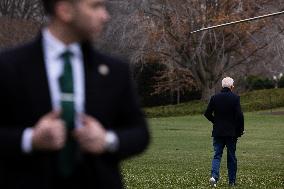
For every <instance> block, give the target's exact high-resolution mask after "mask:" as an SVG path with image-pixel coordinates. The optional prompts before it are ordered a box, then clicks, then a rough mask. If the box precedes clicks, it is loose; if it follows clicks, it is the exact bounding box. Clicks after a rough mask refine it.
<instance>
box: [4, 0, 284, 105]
mask: <svg viewBox="0 0 284 189" xmlns="http://www.w3.org/2000/svg"><path fill="white" fill-rule="evenodd" d="M107 8H108V9H109V11H110V13H111V15H112V20H111V23H110V24H109V25H108V27H107V28H106V30H105V32H104V35H103V37H102V38H101V39H100V40H99V41H98V42H97V43H96V44H95V45H96V46H97V48H100V49H101V50H103V51H108V52H111V53H113V54H115V55H118V56H121V57H123V58H128V59H129V60H130V62H131V66H132V68H133V76H134V78H135V79H136V80H137V82H138V83H140V84H141V85H139V89H140V94H142V98H144V99H147V98H148V99H151V98H152V97H155V98H160V99H162V101H163V99H164V101H167V99H171V100H170V102H168V101H167V103H172V102H180V101H181V100H182V99H185V100H190V99H191V97H192V98H202V99H204V100H207V99H208V98H209V97H210V96H211V95H212V94H214V93H215V92H217V90H219V89H220V80H221V79H222V78H223V77H225V76H227V75H230V76H232V77H233V78H235V80H236V83H239V84H240V85H239V86H238V87H237V91H239V92H241V91H244V90H247V89H246V87H245V84H242V81H243V80H244V78H249V77H250V76H252V75H256V76H262V77H267V78H271V77H272V76H273V75H278V74H279V73H280V72H284V63H283V58H284V57H283V56H284V45H283V39H284V33H283V30H284V21H283V15H280V16H278V17H272V18H267V19H263V20H258V21H254V22H247V23H242V24H237V25H233V26H229V27H223V28H218V29H214V30H207V31H203V32H199V33H195V34H192V33H191V32H192V31H194V30H196V29H200V28H203V27H207V26H212V25H217V24H222V23H225V22H229V21H235V20H240V19H245V18H249V17H254V16H259V15H262V14H267V13H271V12H276V11H280V10H283V9H284V2H283V1H281V0H274V1H269V0H250V1H245V0H136V1H132V0H109V1H107ZM0 15H1V19H0V24H1V25H2V26H3V25H5V24H3V23H5V21H6V25H5V27H6V30H7V31H8V32H7V31H6V34H5V35H3V33H5V29H2V30H1V32H0V41H1V44H2V45H0V48H1V47H2V48H3V46H9V45H14V44H15V43H17V42H19V41H24V39H22V38H26V39H29V38H31V36H30V35H35V34H36V32H37V31H38V29H39V27H40V25H42V24H43V22H44V14H43V9H42V5H41V1H40V0H1V2H0ZM3 20H4V21H3ZM7 20H8V21H7ZM19 20H20V21H19ZM22 20H25V22H24V23H25V24H22V25H21V24H20V23H22ZM7 22H10V23H13V24H12V25H14V26H13V27H12V26H11V25H9V24H8V25H7ZM2 28H3V27H2ZM7 28H8V29H7ZM30 31H31V32H30ZM12 33H14V35H12ZM21 33H26V34H29V35H21ZM1 34H2V35H1ZM1 36H2V38H1ZM3 36H6V37H3ZM4 38H5V39H4ZM8 38H10V39H8ZM20 38H21V39H20ZM9 40H10V41H13V43H12V42H11V43H10V44H9ZM3 41H6V42H5V43H3ZM7 41H8V42H7ZM281 41H282V42H281ZM147 72H148V73H147ZM145 75H146V76H147V77H145ZM141 80H142V81H141ZM145 91H147V93H146V94H145ZM187 95H192V96H191V97H187ZM144 104H145V105H147V102H145V103H144ZM154 105H155V104H154Z"/></svg>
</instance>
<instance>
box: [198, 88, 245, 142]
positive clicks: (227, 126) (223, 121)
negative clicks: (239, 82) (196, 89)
mask: <svg viewBox="0 0 284 189" xmlns="http://www.w3.org/2000/svg"><path fill="white" fill-rule="evenodd" d="M204 116H205V117H206V118H207V119H208V120H209V121H211V122H212V123H213V131H212V136H213V137H219V136H233V137H240V136H241V135H242V134H243V131H244V117H243V113H242V110H241V105H240V97H239V96H237V95H235V94H234V93H232V92H231V90H230V89H229V88H223V89H222V90H221V92H220V93H218V94H216V95H214V96H212V97H211V99H210V102H209V104H208V107H207V110H206V112H205V114H204Z"/></svg>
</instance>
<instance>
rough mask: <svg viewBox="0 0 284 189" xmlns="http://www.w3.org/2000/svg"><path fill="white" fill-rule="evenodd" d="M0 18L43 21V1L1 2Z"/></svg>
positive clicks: (5, 0) (12, 0) (17, 0)
mask: <svg viewBox="0 0 284 189" xmlns="http://www.w3.org/2000/svg"><path fill="white" fill-rule="evenodd" d="M0 16H5V17H9V18H17V19H24V20H37V21H42V19H43V16H44V15H43V8H42V4H41V0H1V1H0Z"/></svg>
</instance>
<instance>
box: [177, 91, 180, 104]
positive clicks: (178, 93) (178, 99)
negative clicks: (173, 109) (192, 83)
mask: <svg viewBox="0 0 284 189" xmlns="http://www.w3.org/2000/svg"><path fill="white" fill-rule="evenodd" d="M179 103H180V89H178V90H177V104H179Z"/></svg>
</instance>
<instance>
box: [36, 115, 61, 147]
mask: <svg viewBox="0 0 284 189" xmlns="http://www.w3.org/2000/svg"><path fill="white" fill-rule="evenodd" d="M65 140H66V128H65V124H64V121H62V120H61V119H60V112H50V113H48V114H46V115H44V116H43V117H42V118H41V119H40V120H39V121H38V123H37V124H36V125H35V127H34V128H33V136H32V145H33V149H35V150H47V151H55V150H60V149H61V148H63V146H64V144H65Z"/></svg>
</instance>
